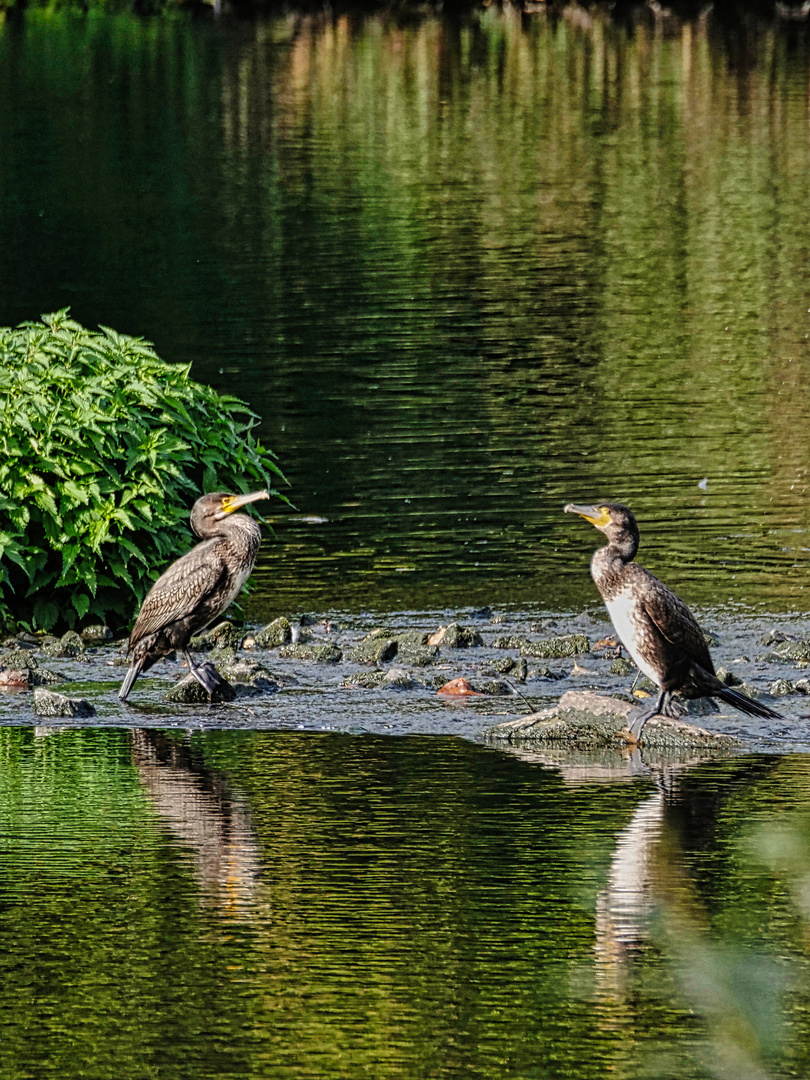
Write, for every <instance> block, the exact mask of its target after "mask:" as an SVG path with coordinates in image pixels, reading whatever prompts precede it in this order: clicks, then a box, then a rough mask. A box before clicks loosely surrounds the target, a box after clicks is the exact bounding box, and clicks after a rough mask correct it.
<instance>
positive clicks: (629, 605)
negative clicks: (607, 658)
mask: <svg viewBox="0 0 810 1080" xmlns="http://www.w3.org/2000/svg"><path fill="white" fill-rule="evenodd" d="M605 607H606V608H607V609H608V614H609V615H610V619H611V622H612V623H613V627H614V629H615V630H616V633H617V634H618V635H619V638H620V639H621V643H622V645H624V647H625V649H627V651H628V652H629V653H630V655H631V656H632V657H633V660H634V661H635V664H636V667H637V668H639V670H640V671H642V672H643V673H644V674H645V675H646V676H647V678H648V679H652V681H653V682H654V683H655V685H656V686H658V678H657V676H656V674H655V672H654V671H653V669H652V668H651V667H650V665H649V664H648V663H647V661H646V660H645V659H644V657H643V656H640V655H639V653H638V651H637V649H635V648H634V646H633V641H634V640H635V639H636V637H637V635H638V630H639V627H638V622H637V621H636V620H635V619H634V617H633V612H634V609H635V602H634V600H633V597H632V596H631V595H630V593H628V592H624V593H619V595H618V596H616V597H614V598H613V600H610V601H605Z"/></svg>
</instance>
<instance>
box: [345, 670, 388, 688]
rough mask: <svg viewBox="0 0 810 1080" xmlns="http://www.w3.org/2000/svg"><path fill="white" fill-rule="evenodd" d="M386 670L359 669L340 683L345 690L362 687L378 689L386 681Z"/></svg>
mask: <svg viewBox="0 0 810 1080" xmlns="http://www.w3.org/2000/svg"><path fill="white" fill-rule="evenodd" d="M385 676H386V672H385V671H358V672H355V674H354V675H347V676H346V678H345V679H344V680H343V682H342V683H341V684H340V685H341V686H342V687H343V689H344V690H351V689H353V688H354V687H358V686H359V687H361V688H362V689H363V690H376V689H377V687H378V686H382V684H383V683H384V682H385Z"/></svg>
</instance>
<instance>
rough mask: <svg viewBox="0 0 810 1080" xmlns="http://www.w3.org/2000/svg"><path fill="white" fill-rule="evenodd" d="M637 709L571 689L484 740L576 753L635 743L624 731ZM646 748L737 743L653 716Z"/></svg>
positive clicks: (645, 737) (491, 731) (647, 728)
mask: <svg viewBox="0 0 810 1080" xmlns="http://www.w3.org/2000/svg"><path fill="white" fill-rule="evenodd" d="M637 709H638V705H636V704H633V703H631V702H629V701H624V700H623V699H621V698H616V697H608V696H606V695H604V694H597V693H594V692H593V691H590V690H588V691H578V690H570V691H569V692H568V693H566V694H563V696H562V697H561V698H560V700H559V702H558V703H557V704H556V705H554V706H552V707H551V708H549V709H543V710H542V711H540V712H536V713H531V714H529V715H528V716H521V717H518V718H517V719H516V720H507V721H506V722H505V723H502V724H496V725H495V727H492V728H489V729H488V730H487V731H486V733H485V734H486V736H487V738H489V739H493V740H498V739H505V740H507V741H509V742H539V743H561V744H564V745H566V746H574V747H578V748H585V747H604V746H615V745H617V744H622V743H632V742H634V740H633V738H632V736H631V735H630V732H629V723H630V720H631V717H632V716H633V715H634V714H635V713H636V711H637ZM641 744H642V746H645V747H666V748H669V749H674V748H693V747H728V748H731V747H735V746H739V745H740V743H739V742H738V740H736V739H733V738H731V736H729V735H716V734H713V733H712V732H709V731H705V730H703V729H702V728H698V727H694V726H693V725H692V724H687V723H684V722H683V721H681V720H671V719H669V718H668V717H660V716H656V717H653V718H652V719H651V720H649V721H648V722H647V724H646V726H645V728H644V732H643V735H642V740H641Z"/></svg>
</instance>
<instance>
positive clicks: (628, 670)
mask: <svg viewBox="0 0 810 1080" xmlns="http://www.w3.org/2000/svg"><path fill="white" fill-rule="evenodd" d="M633 670H634V668H633V665H632V664H631V663H630V661H629V660H627V659H626V658H625V657H624V656H617V657H616V659H615V660H614V661H613V663H612V664H611V665H610V674H611V675H630V674H632V672H633Z"/></svg>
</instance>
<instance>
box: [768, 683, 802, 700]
mask: <svg viewBox="0 0 810 1080" xmlns="http://www.w3.org/2000/svg"><path fill="white" fill-rule="evenodd" d="M768 693H770V694H773V696H774V697H787V696H788V694H798V693H800V691H798V690H797V689H796V687H795V686H794V685H793V683H792V682H791V681H790V679H776V681H775V682H772V683H771V685H770V686H769V687H768Z"/></svg>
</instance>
